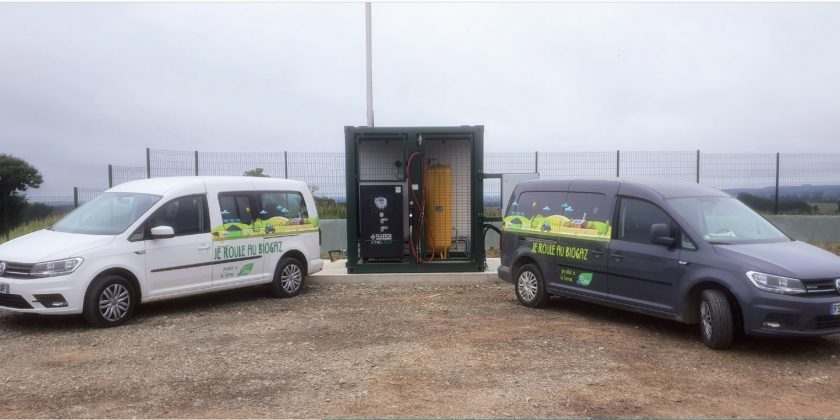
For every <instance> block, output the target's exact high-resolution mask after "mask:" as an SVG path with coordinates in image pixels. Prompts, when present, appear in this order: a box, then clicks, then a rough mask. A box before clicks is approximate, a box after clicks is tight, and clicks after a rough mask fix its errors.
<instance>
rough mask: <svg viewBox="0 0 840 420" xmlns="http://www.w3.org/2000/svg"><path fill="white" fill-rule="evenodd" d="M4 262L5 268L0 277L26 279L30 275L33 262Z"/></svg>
mask: <svg viewBox="0 0 840 420" xmlns="http://www.w3.org/2000/svg"><path fill="white" fill-rule="evenodd" d="M5 263H6V270H5V271H4V272H3V274H2V275H0V277H6V278H10V279H28V278H31V277H32V276H31V275H30V274H29V272H30V271H31V270H32V267H34V266H35V264H25V263H16V262H9V261H5Z"/></svg>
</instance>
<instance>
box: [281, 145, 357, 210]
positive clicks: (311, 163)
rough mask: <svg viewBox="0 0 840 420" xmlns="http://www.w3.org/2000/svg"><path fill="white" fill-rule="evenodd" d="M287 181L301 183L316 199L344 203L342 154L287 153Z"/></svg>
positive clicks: (344, 175)
mask: <svg viewBox="0 0 840 420" xmlns="http://www.w3.org/2000/svg"><path fill="white" fill-rule="evenodd" d="M288 157H289V162H288V164H289V179H296V180H298V181H303V182H305V183H306V184H307V185H309V188H310V189H311V190H312V193H313V194H314V195H315V196H317V197H328V198H332V199H334V200H336V201H342V202H343V201H345V197H344V196H345V195H346V192H347V191H346V189H345V185H344V180H345V177H346V174H345V172H344V153H329V152H324V153H293V152H289V155H288Z"/></svg>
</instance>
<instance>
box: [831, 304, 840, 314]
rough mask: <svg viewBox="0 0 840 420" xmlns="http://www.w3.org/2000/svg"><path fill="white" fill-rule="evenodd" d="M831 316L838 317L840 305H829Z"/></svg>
mask: <svg viewBox="0 0 840 420" xmlns="http://www.w3.org/2000/svg"><path fill="white" fill-rule="evenodd" d="M831 314H832V315H840V303H832V304H831Z"/></svg>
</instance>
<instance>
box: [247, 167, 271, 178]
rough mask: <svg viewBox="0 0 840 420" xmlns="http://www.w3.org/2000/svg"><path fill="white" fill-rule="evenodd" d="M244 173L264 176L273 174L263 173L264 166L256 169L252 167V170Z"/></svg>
mask: <svg viewBox="0 0 840 420" xmlns="http://www.w3.org/2000/svg"><path fill="white" fill-rule="evenodd" d="M242 175H244V176H258V177H263V178H268V177H270V176H271V175H269V174H264V173H263V168H254V169H251V170H250V171H245V173H243V174H242Z"/></svg>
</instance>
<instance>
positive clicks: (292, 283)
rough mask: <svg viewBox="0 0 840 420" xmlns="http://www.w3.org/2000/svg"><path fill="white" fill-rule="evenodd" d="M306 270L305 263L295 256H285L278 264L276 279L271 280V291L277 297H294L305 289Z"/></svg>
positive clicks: (275, 272)
mask: <svg viewBox="0 0 840 420" xmlns="http://www.w3.org/2000/svg"><path fill="white" fill-rule="evenodd" d="M305 278H306V271H304V269H303V264H301V263H300V261H298V260H297V259H295V258H284V259H282V260H280V263H279V264H277V270H275V271H274V281H273V282H271V293H272V294H274V296H276V297H284V298H285V297H292V296H296V295H297V294H298V293H300V291H301V289H303V280H304V279H305Z"/></svg>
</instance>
